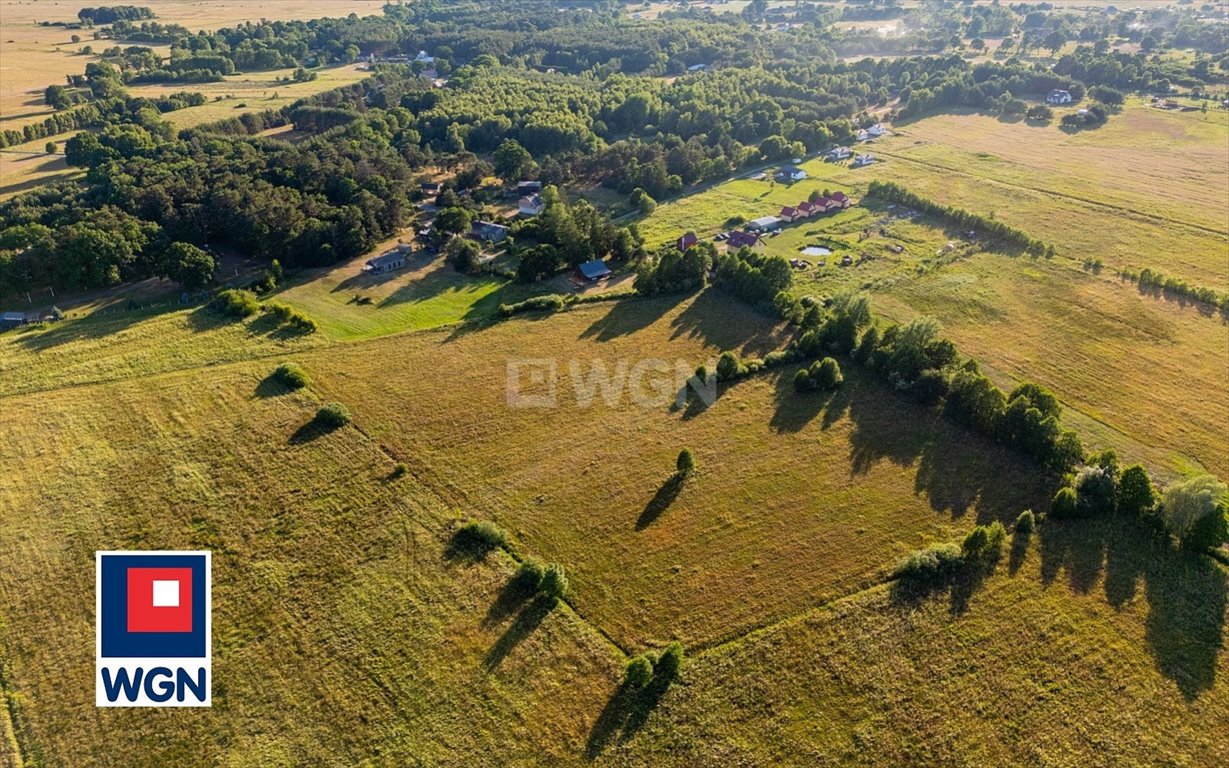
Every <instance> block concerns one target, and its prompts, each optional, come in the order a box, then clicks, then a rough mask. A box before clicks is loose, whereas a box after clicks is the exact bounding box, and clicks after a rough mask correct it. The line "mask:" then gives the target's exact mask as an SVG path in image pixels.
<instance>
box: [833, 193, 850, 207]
mask: <svg viewBox="0 0 1229 768" xmlns="http://www.w3.org/2000/svg"><path fill="white" fill-rule="evenodd" d="M832 202H833V203H835V204H836V205H837V206H838V207H840V208H848V207H849V206H851V205H853V201H852V200H850V199H849V195H847V194H845V193H844V192H833V193H832Z"/></svg>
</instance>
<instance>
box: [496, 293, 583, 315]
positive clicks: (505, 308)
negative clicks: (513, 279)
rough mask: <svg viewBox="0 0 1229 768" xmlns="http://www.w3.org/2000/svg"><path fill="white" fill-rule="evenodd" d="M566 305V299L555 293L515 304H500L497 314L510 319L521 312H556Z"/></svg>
mask: <svg viewBox="0 0 1229 768" xmlns="http://www.w3.org/2000/svg"><path fill="white" fill-rule="evenodd" d="M566 304H567V299H566V298H565V297H564V296H560V295H559V294H557V293H551V294H547V295H546V296H534V297H533V298H531V299H525V300H524V301H518V302H517V303H515V304H500V305H499V314H501V315H503V316H504V317H510V316H512V315H515V314H519V313H521V312H558V311H559V310H561V309H563V307H564V306H565V305H566Z"/></svg>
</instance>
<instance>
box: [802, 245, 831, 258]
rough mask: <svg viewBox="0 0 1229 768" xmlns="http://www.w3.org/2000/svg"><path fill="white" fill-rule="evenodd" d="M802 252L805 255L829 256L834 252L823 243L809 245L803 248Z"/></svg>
mask: <svg viewBox="0 0 1229 768" xmlns="http://www.w3.org/2000/svg"><path fill="white" fill-rule="evenodd" d="M802 253H803V255H804V256H829V255H831V254H832V249H831V248H824V247H823V246H821V245H808V246H807V247H806V248H803V249H802Z"/></svg>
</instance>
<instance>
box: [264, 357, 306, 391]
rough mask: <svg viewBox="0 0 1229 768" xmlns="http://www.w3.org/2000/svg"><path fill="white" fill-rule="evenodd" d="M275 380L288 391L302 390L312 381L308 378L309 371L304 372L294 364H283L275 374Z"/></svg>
mask: <svg viewBox="0 0 1229 768" xmlns="http://www.w3.org/2000/svg"><path fill="white" fill-rule="evenodd" d="M273 378H275V379H277V380H278V381H279V382H281V383H282V385H283V386H285V387H286V388H287V389H302V388H303V387H306V386H307V385H308V384H310V383H311V381H310V380H309V379H308V378H307V371H305V370H303V369H302V368H300V367H299V366H297V365H295V364H294V363H283V364H282V365H279V366H278V367H277V370H275V371H274V372H273Z"/></svg>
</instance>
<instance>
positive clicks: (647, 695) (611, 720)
mask: <svg viewBox="0 0 1229 768" xmlns="http://www.w3.org/2000/svg"><path fill="white" fill-rule="evenodd" d="M670 682H671V681H669V680H666V679H663V678H660V677H655V678H653V680H652V681H651V682H650V683H649V684H648V685H646V686H645V687H644V688H640V689H637V688H632V687H631V686H629V685H628V684H627V683H626V682H624V683H622V684H620V685H619V687H618V688H617V689H615V692H614V695H613V696H611V697H610V700H609V701H607V702H606V706H605V707H604V708H603V709H602V713H601V714H600V715H598V717H597V720H596V721H594V723H593V728H592V729H591V730H590V731H589V739H588V741H587V742H586V744H585V756H586V757H588V758H589V759H590V760H592V759H594V758H596V757H597V756H599V755H600V754H601V753H602V752H603V751H605V749H606V748H607V747H608V746H610V745H611V744H612V743H614V742H616V741H618V742H619V743H622V742H625V741H627V740H628V739H630V738H631V737H633V736H635V735H636V733H637V732H638V731H639V730H640V729H641V728H643V727H644V724H645V723H646V722H648V720H649V715H651V714H653V710H655V709H657V705H658V704H660V703H661V700H662V697H663V696H665V695H666V691H668V690H669V689H670Z"/></svg>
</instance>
